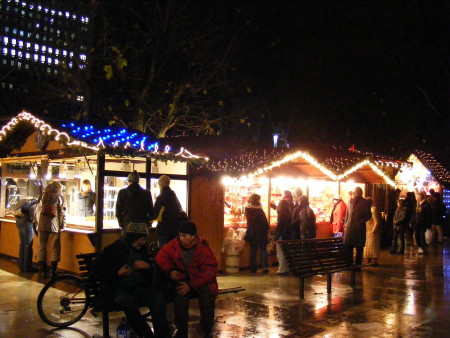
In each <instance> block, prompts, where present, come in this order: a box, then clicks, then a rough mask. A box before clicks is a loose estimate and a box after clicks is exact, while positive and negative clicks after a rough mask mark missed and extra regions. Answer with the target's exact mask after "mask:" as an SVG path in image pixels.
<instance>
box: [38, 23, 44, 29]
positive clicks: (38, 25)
mask: <svg viewBox="0 0 450 338" xmlns="http://www.w3.org/2000/svg"><path fill="white" fill-rule="evenodd" d="M39 26H40V24H39V22H38V23H36V28H39ZM44 30H45V27H44Z"/></svg>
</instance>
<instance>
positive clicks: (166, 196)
mask: <svg viewBox="0 0 450 338" xmlns="http://www.w3.org/2000/svg"><path fill="white" fill-rule="evenodd" d="M158 185H159V189H160V193H159V195H158V197H156V201H155V208H154V212H155V216H159V213H160V212H161V209H162V208H163V207H164V210H163V211H162V217H161V220H160V221H159V222H158V225H157V226H156V233H157V236H158V244H159V247H160V248H161V247H163V246H164V245H166V244H167V243H168V242H170V241H171V240H172V239H174V238H175V237H177V236H178V227H179V225H180V223H181V222H180V219H181V217H182V214H183V209H182V208H181V204H180V201H179V200H178V197H177V195H176V194H175V192H174V191H173V190H172V189H171V188H170V178H169V177H168V176H166V175H162V176H161V177H160V178H159V179H158ZM158 218H159V217H158Z"/></svg>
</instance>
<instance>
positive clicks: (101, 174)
mask: <svg viewBox="0 0 450 338" xmlns="http://www.w3.org/2000/svg"><path fill="white" fill-rule="evenodd" d="M95 182H96V184H95V191H96V200H95V207H96V216H95V251H97V252H99V251H102V235H103V199H104V196H105V194H104V185H105V155H104V154H97V178H96V180H95Z"/></svg>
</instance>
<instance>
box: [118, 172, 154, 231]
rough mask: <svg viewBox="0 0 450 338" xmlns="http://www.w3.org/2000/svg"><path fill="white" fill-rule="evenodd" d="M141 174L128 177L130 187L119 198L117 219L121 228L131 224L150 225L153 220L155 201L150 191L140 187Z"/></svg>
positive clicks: (134, 173) (120, 192) (123, 190)
mask: <svg viewBox="0 0 450 338" xmlns="http://www.w3.org/2000/svg"><path fill="white" fill-rule="evenodd" d="M139 179H140V177H139V174H138V173H137V171H136V170H135V171H133V172H132V173H130V174H129V175H128V177H127V182H128V187H126V188H124V189H121V190H120V191H119V194H118V196H117V202H116V217H117V221H118V222H119V226H120V227H121V228H122V229H125V228H126V227H127V225H128V223H130V222H144V223H148V225H150V224H149V222H150V221H151V220H152V219H153V199H152V195H151V194H150V191H148V190H146V189H143V188H142V187H141V186H140V185H139Z"/></svg>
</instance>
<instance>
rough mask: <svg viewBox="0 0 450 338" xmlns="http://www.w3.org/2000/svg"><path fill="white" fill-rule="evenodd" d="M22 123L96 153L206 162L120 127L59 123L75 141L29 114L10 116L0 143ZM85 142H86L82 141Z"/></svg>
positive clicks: (183, 150) (1, 133) (56, 138)
mask: <svg viewBox="0 0 450 338" xmlns="http://www.w3.org/2000/svg"><path fill="white" fill-rule="evenodd" d="M21 121H27V122H30V123H31V124H32V125H34V127H35V128H36V129H38V130H40V131H41V132H42V133H43V134H44V135H47V136H48V137H50V138H53V139H54V140H55V141H60V142H64V143H65V144H66V145H68V146H77V147H81V148H85V149H90V150H93V151H99V150H101V149H105V148H107V147H111V148H112V149H118V148H122V149H123V150H127V151H136V152H139V153H141V152H149V153H147V154H148V155H149V156H150V157H151V156H164V157H168V158H171V157H174V159H176V158H183V159H202V160H203V159H205V160H206V161H208V158H203V157H201V156H199V155H194V154H192V153H191V152H189V151H188V150H186V149H185V148H181V149H180V151H179V152H178V153H177V154H174V153H172V152H171V150H172V148H171V147H170V146H169V145H166V146H165V147H164V148H163V150H162V151H160V150H159V144H158V142H152V143H148V142H147V143H146V141H147V139H148V136H146V135H143V134H140V133H138V132H134V131H133V132H128V131H127V129H125V128H122V129H120V130H118V128H116V129H114V128H113V129H111V128H105V129H103V130H100V129H97V128H95V127H94V126H92V125H89V126H88V125H77V124H76V123H74V122H69V123H65V124H61V126H62V127H64V128H67V129H69V130H70V132H71V134H73V135H75V136H76V137H77V138H75V137H73V136H70V135H69V134H68V133H67V132H64V131H60V130H58V129H55V128H53V127H52V126H50V125H49V124H48V123H46V122H45V121H43V120H40V119H39V118H37V117H35V116H34V115H32V114H30V113H28V112H21V113H19V114H18V115H17V117H13V118H12V119H11V120H10V121H9V122H8V123H7V124H6V125H4V126H3V128H2V129H1V130H0V141H2V140H3V139H4V138H5V137H6V136H7V135H8V134H9V133H10V132H11V131H12V130H13V129H14V127H15V126H16V125H17V124H18V123H19V122H21ZM82 139H85V140H86V141H83V140H82Z"/></svg>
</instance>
